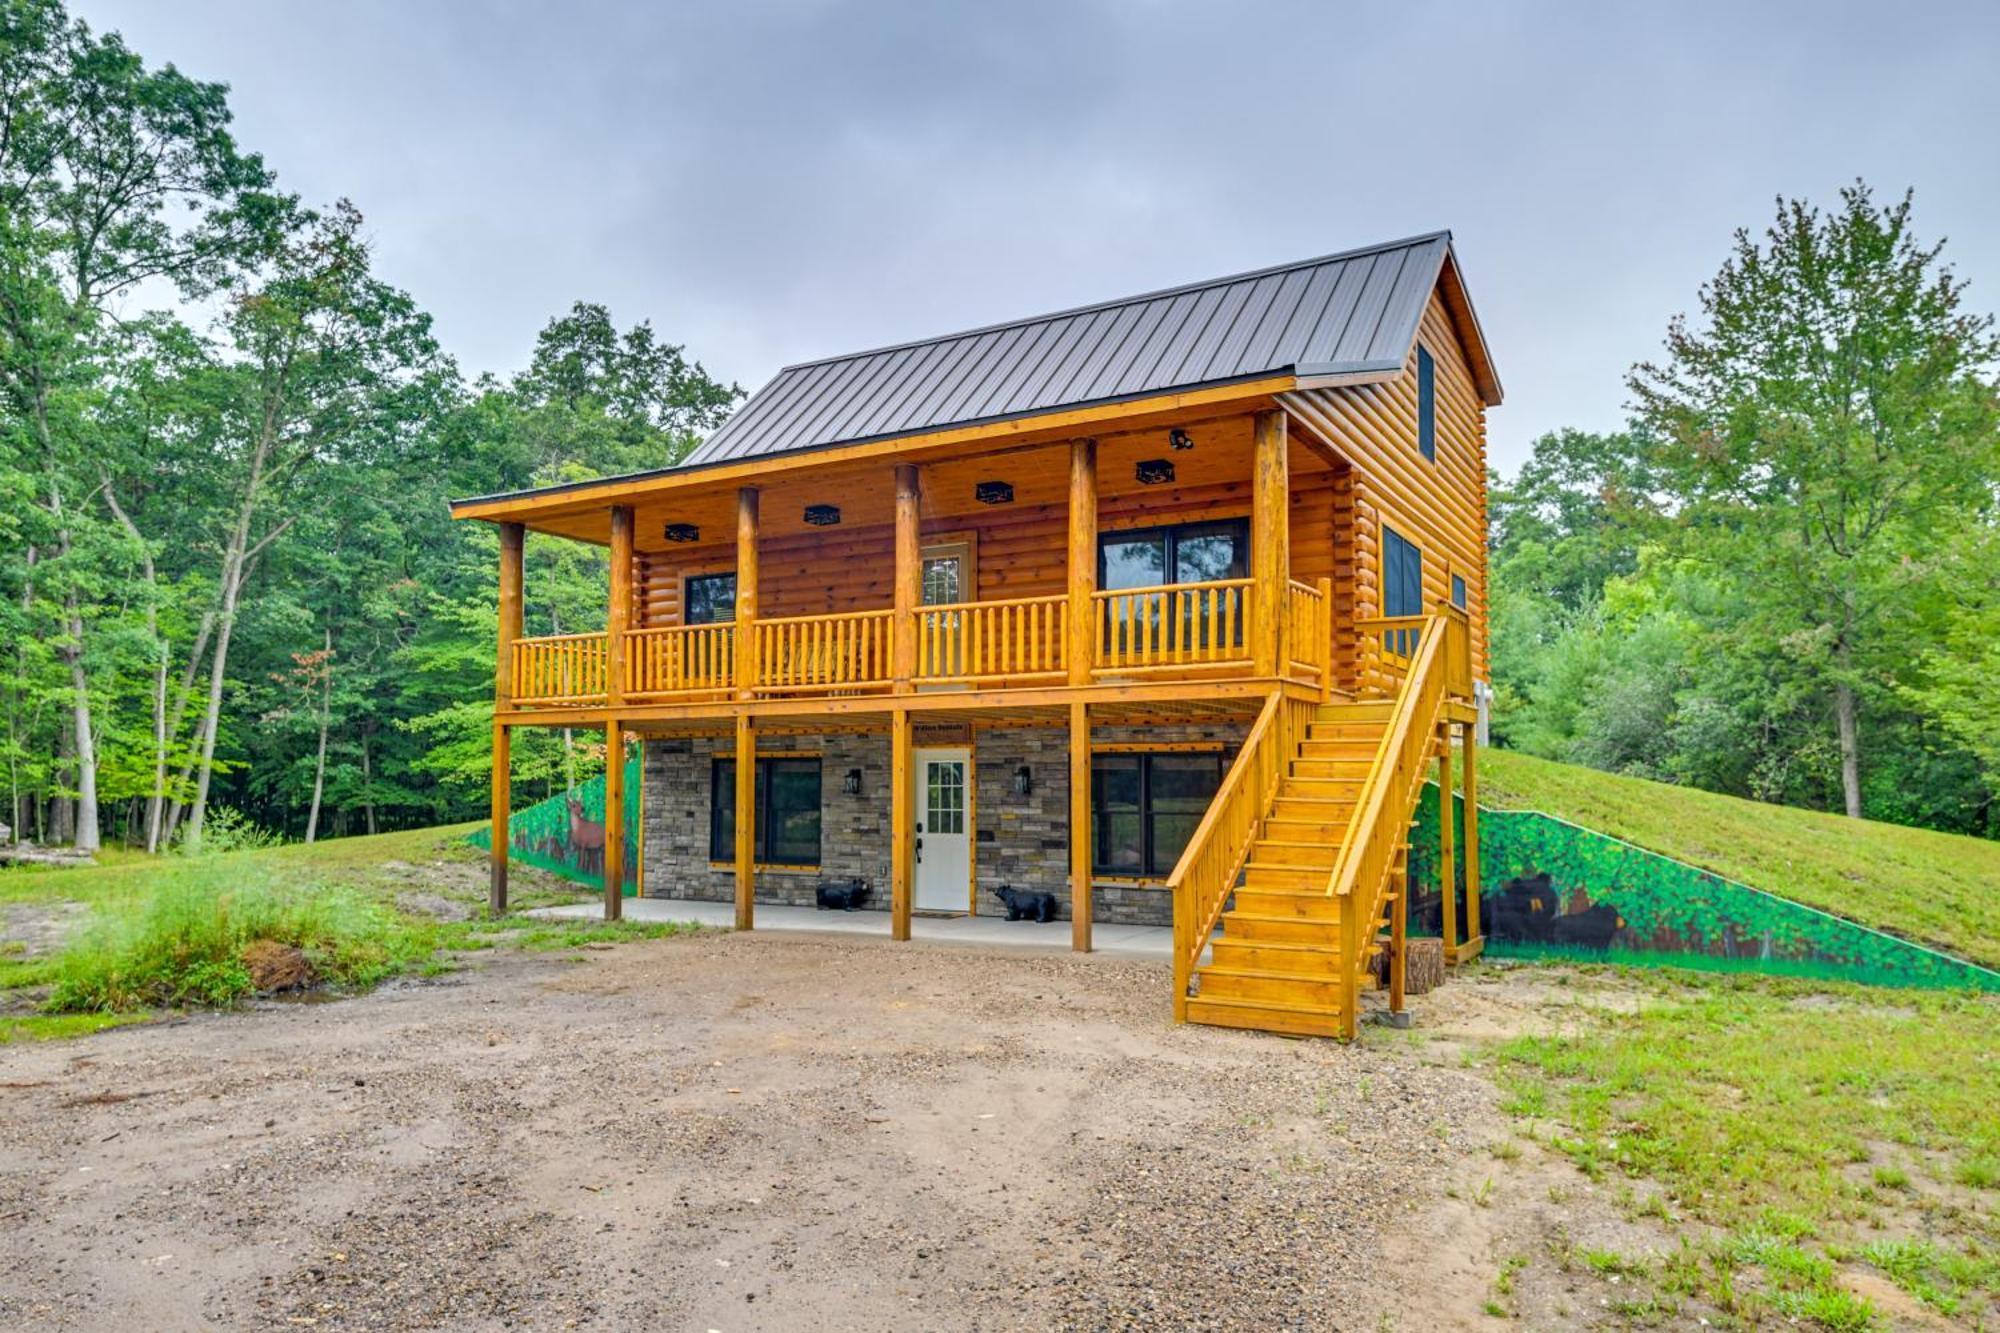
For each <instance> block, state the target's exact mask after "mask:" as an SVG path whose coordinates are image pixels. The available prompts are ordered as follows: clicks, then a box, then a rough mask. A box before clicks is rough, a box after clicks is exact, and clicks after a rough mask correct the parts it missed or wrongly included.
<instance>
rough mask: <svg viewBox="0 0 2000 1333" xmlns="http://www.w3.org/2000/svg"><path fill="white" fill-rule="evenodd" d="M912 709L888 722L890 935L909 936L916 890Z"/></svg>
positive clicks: (895, 936)
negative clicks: (911, 910)
mask: <svg viewBox="0 0 2000 1333" xmlns="http://www.w3.org/2000/svg"><path fill="white" fill-rule="evenodd" d="M913 733H914V729H913V728H912V727H911V725H910V710H909V709H907V708H898V709H896V710H895V711H894V712H893V713H892V714H891V715H890V722H889V788H890V792H889V937H890V938H891V939H897V940H907V939H908V938H910V907H911V904H912V902H913V900H914V898H915V890H916V850H917V849H916V828H917V816H916V790H915V783H916V774H915V764H914V756H913V755H912V753H911V744H912V740H913Z"/></svg>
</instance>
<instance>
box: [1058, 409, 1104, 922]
mask: <svg viewBox="0 0 2000 1333" xmlns="http://www.w3.org/2000/svg"><path fill="white" fill-rule="evenodd" d="M1068 562H1069V638H1068V642H1067V643H1066V644H1065V645H1064V647H1065V652H1066V655H1067V656H1068V658H1069V683H1070V684H1072V685H1088V684H1090V678H1091V676H1090V673H1091V668H1092V667H1094V666H1096V665H1097V602H1096V601H1095V600H1094V599H1093V598H1092V596H1091V594H1092V593H1094V592H1096V591H1097V441H1096V440H1071V441H1070V445H1069V555H1068ZM1087 938H1088V935H1087V933H1086V939H1087Z"/></svg>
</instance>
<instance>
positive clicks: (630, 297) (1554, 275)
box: [76, 0, 2000, 468]
mask: <svg viewBox="0 0 2000 1333" xmlns="http://www.w3.org/2000/svg"><path fill="white" fill-rule="evenodd" d="M76 3H77V4H78V9H79V12H80V13H82V15H83V16H84V17H85V18H87V19H88V20H89V21H91V22H92V23H93V24H94V25H95V26H98V27H101V28H115V29H118V30H120V31H122V32H124V33H125V34H126V36H127V37H128V39H129V40H130V41H131V42H132V44H133V45H134V46H135V47H136V48H137V49H138V50H140V51H141V52H143V53H144V54H145V55H146V57H147V58H148V59H149V60H153V61H167V60H171V61H173V62H174V63H175V64H177V65H179V66H180V67H181V68H183V69H185V70H187V71H189V72H191V73H193V74H196V75H199V76H201V77H205V78H215V79H221V80H224V81H226V82H228V83H230V84H231V85H232V86H233V88H234V90H235V91H234V94H233V99H232V101H233V105H234V106H235V108H236V111H237V117H238V128H239V132H240V134H241V137H242V138H243V140H244V141H245V142H246V143H247V144H248V145H250V146H252V147H254V148H257V149H259V150H260V151H262V152H264V153H265V154H266V156H267V157H268V158H269V160H270V161H271V163H272V164H273V165H274V166H275V167H277V169H278V170H279V171H280V173H281V174H282V176H283V177H284V179H285V180H286V181H287V183H288V184H290V186H291V187H292V188H294V189H297V190H300V191H302V192H304V193H305V194H306V195H307V196H308V197H309V198H313V199H316V200H326V199H331V198H333V197H336V196H340V195H346V196H348V197H351V198H353V199H354V200H355V201H356V202H357V203H358V204H359V205H360V206H361V207H362V209H363V210H364V212H366V214H367V215H368V218H369V224H370V228H371V231H372V233H373V235H374V237H375V240H376V243H377V250H378V255H379V262H380V264H381V267H382V268H383V270H384V272H385V273H387V274H388V275H389V276H390V277H391V278H392V279H393V280H395V281H396V282H398V283H400V284H402V285H403V286H405V287H407V288H409V289H410V291H411V292H412V293H414V294H415V295H416V296H417V298H418V299H419V300H420V301H422V302H423V303H424V304H425V305H426V306H427V307H428V308H429V309H431V310H432V311H433V312H434V313H435V314H436V316H437V319H438V324H439V329H440V333H441V335H442V336H443V338H444V339H445V341H446V344H447V345H448V346H449V347H450V348H451V349H452V350H453V351H454V352H455V353H456V354H457V355H458V356H459V357H460V359H461V360H462V362H463V363H464V364H465V365H466V366H467V368H468V369H470V370H475V371H477V370H496V371H507V370H511V369H514V368H516V367H518V366H519V365H521V364H522V363H523V362H524V361H525V359H526V356H527V353H528V350H529V348H530V346H531V344H532V341H533V336H534V333H535V331H536V329H537V328H539V327H540V325H541V324H542V323H543V322H544V321H545V320H546V319H547V318H548V317H549V316H550V315H551V314H553V313H555V312H557V311H559V310H560V309H562V308H564V307H566V306H567V305H568V304H569V302H571V301H572V300H576V299H579V298H586V299H591V300H601V301H605V302H607V303H609V304H610V305H611V307H612V309H613V311H614V313H615V314H616V315H617V317H618V318H619V319H620V320H624V321H629V320H634V319H638V318H642V317H643V318H649V319H651V320H652V321H653V322H654V324H655V326H656V327H658V328H659V330H660V331H661V332H662V333H663V334H665V335H667V336H669V337H672V338H674V339H676V340H681V341H685V342H686V343H687V344H688V345H689V347H690V349H691V350H692V351H693V352H694V353H695V354H696V355H698V356H699V357H701V358H702V359H703V360H704V361H705V362H706V363H707V364H708V366H709V367H710V369H711V370H713V371H715V372H717V373H719V374H722V375H725V376H728V377H732V378H735V379H738V380H741V381H742V382H743V383H744V384H745V385H746V386H749V387H752V388H754V387H756V386H757V385H759V384H761V383H762V382H763V381H764V379H765V378H767V377H768V376H769V375H770V374H771V373H772V372H773V371H774V370H775V369H776V368H777V367H778V366H779V365H781V364H784V363H785V362H788V361H794V360H800V359H804V358H807V357H813V356H820V355H825V354H829V353H833V352H839V351H844V350H849V349H852V348H857V347H863V346H872V345H876V344H880V343H887V342H892V341H898V340H901V339H905V338H911V337H920V336H924V335H928V334H935V333H942V332H947V331H950V330H952V329H955V328H960V327H966V326H969V325H973V324H979V323H984V322H988V321H991V320H996V319H1004V318H1008V317H1011V316H1016V315H1025V314H1032V313H1037V312H1039V311H1042V310H1045V309H1052V308H1056V307H1061V306H1068V305H1074V304H1077V303H1080V302H1083V301H1089V300H1095V299H1100V298H1104V297H1112V296H1118V295H1123V294H1127V293H1130V292H1135V291H1139V290H1144V289H1149V288H1153V287H1159V286H1166V285H1170V284H1173V283H1178V282H1183V281H1189V280H1192V279H1197V278H1203V277H1211V276H1215V275H1218V274H1221V273H1225V272H1230V271H1233V270H1236V269H1242V268H1249V267H1254V266H1257V265H1261V264H1266V263H1273V262H1277V261H1281V260H1288V259H1295V258H1300V257H1304V256H1307V255H1312V254H1318V253H1322V252H1325V251H1330V250H1337V249H1342V248H1345V247H1347V246H1350V245H1356V244H1362V243H1366V242H1371V241H1376V240H1383V239H1388V238H1391V237H1394V236H1401V235H1406V234H1409V233H1412V232H1418V231H1425V230H1429V229H1431V228H1434V227H1441V226H1442V227H1450V228H1452V229H1453V230H1454V232H1455V233H1456V235H1457V239H1458V245H1459V252H1460V255H1461V257H1462V258H1463V260H1464V261H1465V265H1466V270H1467V275H1468V278H1469V280H1470V283H1471V286H1472V290H1473V294H1474V297H1475V299H1476V300H1477V301H1478V303H1479V306H1480V312H1481V315H1482V318H1483V319H1484V320H1485V322H1486V324H1487V330H1488V334H1489V336H1490V338H1491V339H1492V341H1493V344H1494V347H1495V351H1496V354H1497V357H1498V359H1499V363H1500V369H1501V372H1502V374H1503V376H1504V377H1505V379H1506V383H1507V388H1508V395H1509V396H1508V402H1507V404H1506V406H1505V407H1503V408H1502V409H1500V410H1499V411H1498V412H1496V413H1495V414H1494V415H1493V418H1492V436H1493V452H1494V458H1495V461H1496V463H1497V464H1499V465H1500V466H1502V467H1503V468H1511V467H1512V466H1513V465H1514V464H1515V463H1517V462H1518V461H1519V459H1520V458H1521V457H1522V456H1523V454H1524V453H1525V450H1526V446H1527V443H1528V442H1529V441H1530V440H1531V439H1532V438H1533V437H1534V436H1535V435H1536V434H1539V433H1540V432H1542V431H1544V430H1548V429H1551V428H1554V427H1556V426H1561V425H1579V426H1588V427H1610V426H1614V425H1616V424H1617V423H1618V422H1619V421H1620V420H1621V419H1622V404H1623V403H1624V401H1625V391H1624V388H1623V383H1622V379H1623V374H1624V371H1625V369H1626V368H1627V367H1628V366H1629V365H1630V364H1631V363H1632V362H1633V361H1634V360H1636V359H1638V358H1641V357H1644V356H1647V355H1650V354H1651V353H1652V351H1653V350H1654V349H1655V348H1656V347H1657V346H1658V342H1659V338H1660V334H1661V332H1662V331H1663V330H1664V328H1665V325H1666V321H1667V319H1668V317H1669V316H1670V315H1672V314H1673V313H1675V312H1676V311H1680V310H1685V309H1688V308H1689V307H1691V306H1692V305H1693V303H1694V299H1695V291H1696V288H1697V287H1698V285H1699V284H1700V283H1701V281H1702V280H1703V279H1705V278H1706V277H1708V276H1710V275H1711V274H1712V273H1713V272H1714V270H1715V268H1716V266H1717V264H1718V263H1719V262H1720V260H1721V258H1722V256H1723V253H1724V251H1725V249H1726V247H1727V245H1728V242H1729V236H1730V233H1731V231H1732V229H1733V228H1735V227H1737V226H1739V225H1750V226H1753V227H1754V226H1761V225H1762V224H1763V223H1764V222H1765V220H1766V219H1767V218H1768V216H1769V214H1770V211H1771V199H1772V196H1773V195H1775V194H1777V193H1779V192H1784V193H1788V194H1806V195H1810V196H1813V197H1816V198H1823V199H1831V198H1832V197H1833V194H1834V192H1835V190H1836V189H1838V187H1839V186H1840V185H1842V184H1843V183H1845V182H1846V181H1848V180H1851V179H1852V178H1853V177H1855V176H1857V175H1861V176H1865V177H1867V178H1868V179H1869V180H1870V181H1872V182H1874V183H1875V184H1876V185H1877V186H1878V187H1879V188H1880V189H1882V190H1883V191H1885V192H1895V191H1900V190H1901V189H1902V188H1903V187H1904V186H1906V185H1913V186H1915V187H1916V188H1917V191H1918V216H1919V221H1920V224H1921V226H1922V227H1923V228H1924V230H1925V231H1926V232H1927V233H1928V234H1930V235H1938V234H1941V233H1948V234H1950V235H1951V237H1952V245H1951V246H1950V248H1949V250H1948V254H1949V255H1950V256H1951V257H1952V258H1953V259H1954V260H1955V261H1956V263H1957V265H1958V267H1959V269H1960V271H1961V272H1962V273H1963V274H1964V275H1965V276H1967V277H1970V278H1972V279H1973V280H1974V289H1973V294H1974V299H1975V301H1976V302H1978V303H1979V304H1982V305H1985V306H1987V307H1989V308H1991V307H1994V306H2000V294H1996V293H2000V228H1996V227H1994V226H1993V225H1992V222H1991V219H1992V218H1993V217H1995V216H1996V215H2000V149H1996V147H1995V142H1996V141H1995V137H1994V135H1993V132H1992V131H1993V126H1995V125H1996V124H2000V91H1996V88H1995V82H1996V81H1995V78H1994V72H1995V71H1994V68H1993V52H1994V51H1995V50H1996V49H2000V40H1996V39H2000V7H1995V6H1992V5H1990V4H1964V5H1948V4H1940V5H1922V4H1917V5H1909V6H1905V7H1901V8H1899V9H1898V10H1897V11H1896V12H1895V13H1894V14H1891V13H1889V12H1887V11H1884V10H1882V9H1881V7H1879V6H1868V5H1861V4H1779V5H1765V6H1757V7H1755V8H1754V10H1753V8H1752V7H1750V6H1742V5H1708V4H1677V5H1673V6H1659V7H1641V6H1628V5H1604V4H1595V3H1592V4H1577V5H1556V4H1516V5H1504V6H1503V5H1498V4H1438V3H1430V4H1403V5H1395V6H1370V7H1366V8H1361V7H1352V6H1336V5H1332V4H1285V3H1273V4H1256V5H1241V6H1222V5H1199V4H1168V3H1138V2H1137V0H1123V2H1120V0H1073V2H1072V3H1066V4H1064V3H1024V4H1011V5H971V4H879V5H873V4H870V5H864V4H852V3H840V2H838V0H793V2H792V3H771V4H754V5H753V4H740V5H739V4H703V5H686V6H665V5H650V4H638V3H631V4H622V5H621V4H608V3H599V4H572V5H564V6H546V7H545V6H531V5H526V4H497V3H495V4H472V3H463V2H458V3H445V2H443V0H433V2H432V3H412V2H410V0H404V3H388V2H384V0H350V2H349V3H346V4H342V5H318V4H308V3H302V2H295V3H283V4H275V3H258V2H257V0H177V2H176V3H175V4H173V5H171V6H166V5H160V4H157V3H148V2H147V0H76Z"/></svg>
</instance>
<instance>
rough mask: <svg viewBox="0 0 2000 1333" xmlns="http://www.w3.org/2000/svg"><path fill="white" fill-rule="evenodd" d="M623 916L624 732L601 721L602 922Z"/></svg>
mask: <svg viewBox="0 0 2000 1333" xmlns="http://www.w3.org/2000/svg"><path fill="white" fill-rule="evenodd" d="M624 915H625V729H624V728H623V727H621V726H619V725H618V715H617V714H616V713H613V714H611V715H610V716H609V717H607V718H606V719H605V720H604V919H605V920H606V921H617V920H619V919H621V918H622V917H623V916H624Z"/></svg>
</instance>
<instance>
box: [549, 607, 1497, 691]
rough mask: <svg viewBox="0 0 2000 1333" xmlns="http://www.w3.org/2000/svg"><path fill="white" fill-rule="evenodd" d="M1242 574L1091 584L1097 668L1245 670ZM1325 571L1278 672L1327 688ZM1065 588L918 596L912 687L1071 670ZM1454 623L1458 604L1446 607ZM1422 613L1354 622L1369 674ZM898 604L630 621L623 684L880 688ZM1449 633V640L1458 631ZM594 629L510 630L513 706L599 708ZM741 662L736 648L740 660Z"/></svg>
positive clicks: (1459, 658)
mask: <svg viewBox="0 0 2000 1333" xmlns="http://www.w3.org/2000/svg"><path fill="white" fill-rule="evenodd" d="M1255 598H1256V593H1255V592H1254V590H1253V584H1252V581H1251V580H1249V579H1224V580H1220V581H1217V582H1214V583H1181V584H1161V585H1159V586H1157V587H1150V588H1119V589H1114V590H1111V591H1108V592H1097V593H1093V594H1090V606H1091V623H1092V624H1093V625H1094V627H1095V631H1096V634H1097V641H1096V643H1095V644H1094V645H1092V646H1093V648H1094V650H1095V652H1096V656H1097V660H1096V663H1095V664H1094V669H1095V674H1096V675H1097V676H1098V677H1100V678H1101V677H1106V676H1111V677H1117V676H1133V675H1139V676H1144V675H1148V674H1155V675H1169V676H1171V675H1172V674H1173V673H1175V672H1176V671H1184V672H1192V673H1195V674H1211V675H1212V674H1215V673H1217V672H1227V671H1231V670H1235V671H1246V672H1247V671H1248V670H1249V669H1250V668H1251V665H1252V662H1253V660H1254V659H1255V653H1254V644H1253V642H1252V640H1253V635H1254V633H1255V631H1254V629H1253V625H1254V623H1255V622H1254V621H1253V618H1252V612H1253V610H1255V607H1256V602H1255ZM1332 602H1333V598H1332V593H1331V588H1330V585H1329V582H1328V580H1325V579H1322V580H1320V581H1319V583H1318V584H1316V585H1315V584H1308V583H1301V582H1298V581H1296V580H1294V581H1293V582H1291V583H1290V585H1289V586H1288V587H1286V589H1285V591H1284V598H1283V604H1282V606H1281V607H1280V614H1281V615H1282V616H1284V617H1285V622H1284V627H1285V633H1286V642H1287V643H1288V644H1289V645H1290V647H1289V649H1288V651H1287V653H1286V658H1287V661H1286V662H1285V671H1284V674H1286V675H1288V676H1289V677H1290V678H1292V679H1293V680H1305V681H1314V682H1317V683H1319V684H1320V685H1321V686H1322V691H1323V692H1324V689H1325V688H1326V687H1327V685H1328V684H1329V683H1330V680H1331V671H1332V665H1333V643H1332V639H1333V619H1332V617H1333V608H1332ZM1069 609H1070V600H1069V597H1068V596H1067V595H1065V594H1061V593H1057V594H1052V595H1047V596H1039V597H1013V598H1002V599H995V600H990V601H983V602H959V603H954V604H952V605H948V606H925V607H920V608H918V609H917V611H916V613H915V622H916V623H915V626H914V628H915V637H916V655H915V659H914V662H913V668H914V677H913V678H914V680H915V682H916V683H917V684H920V685H937V684H962V685H983V686H989V687H990V686H996V685H1015V684H1020V685H1034V684H1047V683H1050V682H1052V681H1059V680H1062V679H1064V678H1065V677H1066V673H1067V672H1068V670H1069V666H1070V662H1069V634H1070V623H1069ZM1453 614H1454V615H1456V616H1457V621H1456V623H1457V624H1458V626H1459V627H1460V629H1461V630H1462V628H1463V625H1464V613H1463V612H1454V613H1453ZM1423 623H1424V622H1423V620H1422V618H1420V617H1404V618H1401V619H1394V620H1372V621H1364V622H1362V625H1361V628H1362V630H1363V632H1364V633H1365V634H1368V635H1372V637H1371V638H1369V639H1368V643H1369V644H1370V645H1371V648H1370V651H1372V652H1373V653H1374V655H1375V656H1376V657H1377V659H1378V660H1379V664H1380V665H1379V667H1378V669H1377V673H1376V674H1377V675H1378V676H1380V675H1382V674H1384V673H1387V674H1388V675H1390V676H1397V675H1401V674H1402V673H1403V672H1404V671H1406V670H1407V669H1408V667H1407V664H1408V661H1409V653H1410V652H1411V651H1413V650H1414V648H1415V646H1416V644H1417V641H1418V639H1419V637H1420V634H1421V626H1422V625H1423ZM894 640H895V612H894V611H893V610H891V609H890V608H887V607H883V608H880V609H877V610H870V611H849V612H843V613H839V614H834V615H819V616H786V617H782V618H778V619H772V620H757V621H753V622H751V625H750V627H749V628H748V629H747V630H746V629H745V628H744V627H742V626H739V625H736V624H727V623H725V624H720V625H667V626H655V627H649V628H644V629H635V630H630V631H628V632H627V633H626V634H625V636H624V639H623V645H624V653H623V660H624V666H623V670H622V677H621V681H620V685H621V687H622V691H623V695H624V697H625V698H626V699H627V700H629V701H637V702H648V703H653V702H659V701H661V700H664V699H669V698H691V699H692V698H714V697H717V696H727V695H729V694H731V693H732V692H735V691H738V690H740V689H742V688H743V687H744V686H745V684H746V683H747V684H748V686H749V688H750V689H751V690H752V691H754V692H755V693H756V694H758V695H764V696H769V695H783V694H813V693H843V692H863V691H869V690H882V689H887V688H889V687H890V685H891V684H892V682H893V678H894V664H893V658H894ZM1454 642H1456V640H1455V641H1454ZM606 649H607V640H606V636H605V635H604V634H603V633H602V632H599V633H595V634H557V635H549V636H545V637H541V638H524V639H516V640H514V642H513V644H512V645H511V648H510V652H511V662H512V666H513V692H512V701H513V703H514V704H515V705H516V706H526V707H547V706H560V705H567V706H573V707H596V706H602V705H604V704H605V703H606V702H607V694H606V688H607V684H608V681H607V652H606ZM746 658H747V659H748V660H745V659H746ZM1449 660H1450V662H1451V663H1452V667H1451V669H1452V671H1453V673H1454V674H1453V680H1454V682H1456V681H1457V680H1459V679H1460V678H1462V679H1463V680H1465V681H1466V682H1468V684H1467V686H1466V688H1467V689H1468V690H1469V689H1470V685H1469V682H1470V680H1471V661H1470V657H1469V656H1466V655H1464V654H1463V653H1462V652H1460V653H1458V654H1457V655H1455V656H1451V657H1450V658H1449Z"/></svg>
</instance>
